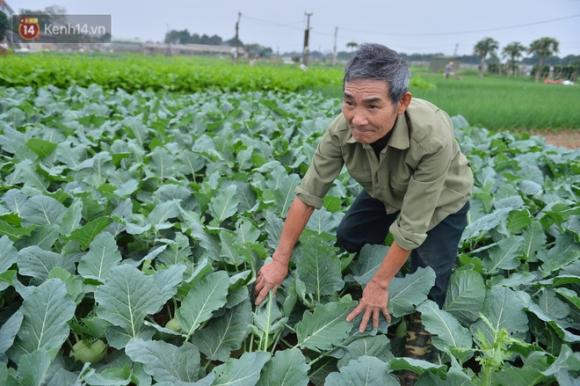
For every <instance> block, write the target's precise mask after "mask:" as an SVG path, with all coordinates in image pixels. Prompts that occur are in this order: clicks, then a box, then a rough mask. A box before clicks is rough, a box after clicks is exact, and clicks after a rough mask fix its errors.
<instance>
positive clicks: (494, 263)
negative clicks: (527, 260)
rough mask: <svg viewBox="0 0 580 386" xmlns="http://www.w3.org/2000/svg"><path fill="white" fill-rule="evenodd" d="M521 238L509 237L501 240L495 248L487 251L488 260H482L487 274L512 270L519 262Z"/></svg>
mask: <svg viewBox="0 0 580 386" xmlns="http://www.w3.org/2000/svg"><path fill="white" fill-rule="evenodd" d="M522 243H523V238H522V237H520V236H511V237H508V238H505V239H503V240H501V241H500V242H499V243H498V245H497V246H496V247H493V248H491V249H490V250H489V259H488V260H487V259H486V260H484V264H485V266H486V268H487V272H488V273H489V274H494V273H496V272H497V270H498V269H504V270H513V269H516V268H517V267H518V266H519V265H520V262H519V261H518V257H519V255H520V251H521V246H522Z"/></svg>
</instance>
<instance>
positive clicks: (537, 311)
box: [526, 300, 580, 343]
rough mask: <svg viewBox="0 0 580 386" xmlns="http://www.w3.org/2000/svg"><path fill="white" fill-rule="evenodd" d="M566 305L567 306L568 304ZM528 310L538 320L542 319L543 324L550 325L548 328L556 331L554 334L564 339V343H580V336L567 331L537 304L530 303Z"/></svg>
mask: <svg viewBox="0 0 580 386" xmlns="http://www.w3.org/2000/svg"><path fill="white" fill-rule="evenodd" d="M558 301H560V300H558ZM564 305H565V306H567V305H566V304H564ZM526 308H527V310H528V311H530V312H531V313H533V314H534V315H536V316H537V317H538V319H540V320H541V321H543V322H546V324H548V326H550V327H551V328H552V329H553V330H554V332H555V333H556V334H557V335H558V337H559V338H560V339H562V340H563V341H564V342H568V343H578V342H580V335H575V334H573V333H571V332H570V331H568V330H566V329H565V328H564V327H562V326H561V325H560V323H558V321H557V320H556V319H555V317H554V316H552V315H550V314H548V313H546V311H545V310H543V309H542V307H541V306H539V305H537V304H535V303H530V304H528V305H527V307H526Z"/></svg>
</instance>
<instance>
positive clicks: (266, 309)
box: [252, 292, 288, 350]
mask: <svg viewBox="0 0 580 386" xmlns="http://www.w3.org/2000/svg"><path fill="white" fill-rule="evenodd" d="M282 316H283V315H282V312H280V309H279V308H278V305H277V304H276V298H275V297H274V296H272V293H271V292H270V294H269V296H268V300H267V301H266V303H265V304H264V305H263V306H262V307H259V308H258V309H257V310H256V311H255V312H254V325H253V326H252V329H255V331H256V332H257V333H258V334H259V335H260V336H261V339H262V340H266V341H267V339H268V338H269V336H270V335H271V334H274V333H276V332H278V331H280V330H281V329H282V328H283V327H284V323H285V322H286V321H287V320H288V319H287V318H283V317H282ZM262 349H264V350H265V349H267V347H263V348H262Z"/></svg>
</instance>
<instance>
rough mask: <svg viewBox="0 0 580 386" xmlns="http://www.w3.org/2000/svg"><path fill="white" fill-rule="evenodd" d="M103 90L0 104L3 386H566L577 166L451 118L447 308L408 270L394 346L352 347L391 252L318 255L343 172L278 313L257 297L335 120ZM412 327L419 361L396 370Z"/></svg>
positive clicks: (314, 98)
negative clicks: (432, 351)
mask: <svg viewBox="0 0 580 386" xmlns="http://www.w3.org/2000/svg"><path fill="white" fill-rule="evenodd" d="M39 76H40V75H39ZM47 76H48V75H47ZM87 76H88V75H87ZM151 78H152V79H155V77H154V76H152V77H151ZM3 79H4V81H5V78H3ZM143 79H145V80H143V81H144V82H145V81H149V80H147V79H146V78H143ZM109 86H110V85H106V86H105V87H101V86H97V85H94V84H93V85H90V86H89V87H80V86H74V85H73V86H70V87H66V88H57V87H54V86H42V87H38V88H32V87H3V88H0V149H1V151H0V174H1V177H2V178H1V181H2V189H1V190H0V235H1V237H0V307H1V308H0V326H1V327H0V357H1V358H2V359H1V362H0V384H1V385H49V386H53V385H54V386H60V385H85V384H86V385H128V384H134V385H138V386H143V385H151V384H157V385H168V386H169V385H181V386H185V385H238V386H241V385H248V386H250V385H256V384H258V385H307V384H314V385H323V384H326V385H349V384H355V385H360V384H367V385H397V384H398V380H397V378H396V375H397V374H398V372H400V371H402V370H409V371H413V372H415V373H417V374H419V375H420V378H419V381H418V383H417V384H418V385H471V384H475V385H509V386H518V385H522V386H532V385H537V384H544V385H545V384H556V383H558V384H561V385H573V384H575V382H577V379H578V377H579V376H580V356H579V354H578V353H577V347H578V342H579V340H580V335H579V334H580V310H579V308H580V298H579V296H578V294H579V291H580V259H579V257H580V244H579V241H580V217H579V216H580V206H579V204H578V201H579V200H578V195H579V193H580V159H579V157H578V156H579V154H578V151H573V150H564V149H558V148H554V147H549V146H545V144H544V143H543V141H542V140H541V139H539V138H529V137H525V138H522V137H515V136H514V135H512V134H509V133H499V134H491V133H489V132H488V131H487V130H485V129H481V128H474V127H469V125H468V124H467V122H466V121H465V120H464V119H463V118H462V117H454V118H453V120H454V123H455V126H456V136H457V138H458V140H459V142H460V144H461V146H462V149H463V151H464V153H466V154H467V156H468V158H469V160H470V163H471V166H472V168H473V171H474V175H475V179H476V187H475V190H474V195H473V199H472V202H471V211H470V215H469V217H470V224H469V225H468V227H467V229H466V231H465V233H464V235H463V239H462V242H461V253H460V257H459V264H458V267H457V269H456V271H455V272H454V273H453V276H452V278H451V282H450V287H449V290H448V295H447V300H446V303H445V305H444V307H443V309H440V308H439V307H438V306H437V304H436V303H434V302H432V301H430V300H428V299H427V294H428V292H429V290H430V288H431V287H432V286H433V284H434V279H435V274H434V272H433V271H432V270H431V269H430V268H423V269H419V270H418V271H416V272H414V273H409V272H407V271H403V272H401V274H400V276H399V277H397V278H396V279H395V280H394V281H393V283H392V285H391V287H390V290H389V295H390V300H389V309H390V312H391V313H392V315H393V320H392V322H391V325H390V326H387V325H386V324H384V323H385V322H384V321H383V324H382V325H381V326H380V327H379V328H378V329H371V328H370V327H369V329H368V330H367V331H366V332H365V333H362V334H361V333H359V332H358V331H357V327H358V321H355V322H354V323H349V322H346V320H345V318H346V315H347V314H348V313H349V312H350V310H352V308H353V307H354V305H355V304H356V301H357V300H358V299H359V298H360V294H361V288H362V287H363V286H364V285H365V284H366V282H367V281H368V280H369V279H370V277H371V276H372V274H373V273H374V271H375V270H376V269H377V268H378V265H379V263H380V261H381V260H382V258H383V256H384V255H385V253H386V251H387V249H388V246H384V245H369V246H366V247H365V248H364V249H363V251H362V252H361V253H360V255H358V256H355V255H352V254H348V253H346V252H344V251H341V250H339V249H337V248H336V247H335V246H334V243H335V234H334V232H335V229H336V227H337V225H338V223H339V222H340V219H341V217H342V215H343V212H344V210H345V209H346V208H347V207H348V206H349V204H350V202H351V201H352V199H353V197H354V196H355V194H356V193H357V192H358V189H359V188H358V186H357V184H356V183H355V182H354V181H353V180H351V179H350V178H349V176H348V174H346V173H345V172H343V173H342V174H341V175H340V177H339V178H338V179H337V181H336V182H335V184H334V186H333V188H332V189H331V191H330V192H329V194H328V195H327V197H326V198H325V201H324V207H323V208H322V209H320V210H317V211H316V212H315V213H314V215H313V217H312V218H311V220H310V222H309V223H308V226H307V230H306V231H305V233H304V234H303V236H302V238H301V239H300V242H299V245H298V247H297V248H296V250H295V253H294V256H293V259H292V266H291V268H292V269H291V273H290V275H289V277H288V278H287V280H286V281H285V282H284V284H283V285H282V287H281V288H280V289H279V290H278V291H277V293H276V295H275V296H272V295H270V297H269V299H268V300H267V301H266V302H265V304H264V305H263V306H260V307H256V306H254V304H253V294H252V285H253V283H254V280H255V277H256V272H257V270H258V269H259V268H260V266H261V265H262V264H263V262H264V260H265V259H266V258H268V256H269V255H270V254H271V253H272V252H273V250H274V248H275V247H276V245H277V242H278V237H279V233H280V229H281V226H282V221H283V219H284V217H285V214H286V212H287V210H288V207H289V204H290V203H291V201H292V199H293V197H294V188H295V187H296V185H297V184H298V182H299V181H300V176H301V175H303V174H304V172H305V170H306V168H307V167H308V163H309V161H310V158H311V156H312V154H313V152H314V149H315V146H316V143H317V140H318V138H319V137H320V135H321V133H322V132H323V131H324V129H325V128H326V125H327V124H328V123H329V122H330V120H331V119H332V117H333V116H335V115H336V114H337V113H338V112H339V101H338V100H335V99H326V98H323V97H322V96H320V95H318V94H314V93H303V94H294V93H275V92H271V91H267V92H258V91H256V92H251V91H248V92H236V91H230V92H221V91H204V92H199V93H195V94H191V95H186V94H180V95H177V94H172V93H167V92H163V91H158V92H155V91H151V90H149V91H135V92H134V93H128V92H126V91H123V90H122V89H120V88H119V89H114V90H112V89H110V87H109ZM321 267H324V269H322V268H321ZM415 311H419V312H420V313H421V318H422V321H423V324H424V325H425V328H426V329H427V330H428V331H429V332H431V333H432V334H433V335H434V337H433V344H434V346H435V347H436V348H437V355H436V358H435V360H434V361H433V362H427V361H422V360H416V359H411V358H406V357H404V356H403V345H404V332H405V323H404V320H403V316H405V315H407V314H410V313H412V312H415ZM365 382H366V383H365Z"/></svg>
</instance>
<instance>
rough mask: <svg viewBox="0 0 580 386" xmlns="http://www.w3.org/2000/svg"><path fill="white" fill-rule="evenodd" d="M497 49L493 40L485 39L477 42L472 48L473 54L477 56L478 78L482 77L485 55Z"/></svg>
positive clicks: (495, 41) (497, 45)
mask: <svg viewBox="0 0 580 386" xmlns="http://www.w3.org/2000/svg"><path fill="white" fill-rule="evenodd" d="M498 47H499V43H498V42H497V40H495V39H493V38H485V39H482V40H480V41H478V42H477V44H476V45H475V46H474V47H473V53H474V54H475V55H477V56H479V76H480V77H483V73H484V72H485V58H486V57H487V55H488V54H489V53H491V52H493V51H495V50H497V49H498Z"/></svg>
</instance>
